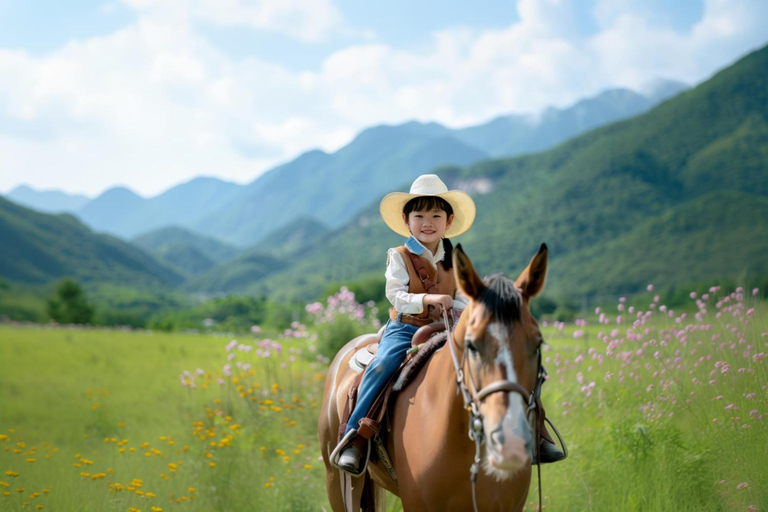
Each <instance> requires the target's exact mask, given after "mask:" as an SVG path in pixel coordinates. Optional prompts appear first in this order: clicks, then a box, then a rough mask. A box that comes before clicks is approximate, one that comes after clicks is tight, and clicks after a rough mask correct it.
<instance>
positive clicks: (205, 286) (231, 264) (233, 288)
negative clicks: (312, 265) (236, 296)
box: [185, 217, 329, 293]
mask: <svg viewBox="0 0 768 512" xmlns="http://www.w3.org/2000/svg"><path fill="white" fill-rule="evenodd" d="M328 233H329V230H328V228H327V227H326V226H324V225H323V224H321V223H320V222H318V221H317V220H315V219H313V218H311V217H302V218H299V219H296V220H294V221H292V222H290V223H289V224H287V225H286V226H283V227H281V228H278V229H276V230H275V231H273V232H272V233H270V234H268V235H266V236H265V237H264V238H263V239H262V240H261V241H260V242H259V243H258V245H256V246H255V247H253V248H251V249H250V250H249V251H246V252H244V253H243V254H241V255H240V256H238V257H237V258H234V259H232V260H230V261H226V262H224V263H221V264H219V265H217V266H216V267H214V268H212V269H210V270H209V271H208V272H206V273H205V274H203V275H201V276H199V277H196V278H193V279H191V280H190V281H189V282H188V283H187V284H186V286H185V287H186V288H187V289H189V290H194V291H203V292H219V293H221V292H224V293H242V292H244V291H246V290H247V289H248V287H249V286H250V285H251V284H252V283H253V282H254V281H258V280H260V279H263V278H265V277H267V276H268V275H269V274H270V273H275V272H279V271H280V270H282V269H284V268H286V267H287V266H289V265H290V264H291V263H292V262H293V261H295V260H296V259H297V258H301V257H302V255H303V254H304V251H305V250H307V249H308V248H311V247H313V246H314V245H315V244H322V243H323V241H324V240H325V239H326V237H327V235H328Z"/></svg>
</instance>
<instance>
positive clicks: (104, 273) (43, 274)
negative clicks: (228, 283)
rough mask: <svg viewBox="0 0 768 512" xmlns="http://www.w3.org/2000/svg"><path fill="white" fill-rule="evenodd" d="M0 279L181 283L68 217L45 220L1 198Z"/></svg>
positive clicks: (132, 250)
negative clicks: (67, 277) (0, 277)
mask: <svg viewBox="0 0 768 512" xmlns="http://www.w3.org/2000/svg"><path fill="white" fill-rule="evenodd" d="M0 239H1V240H3V250H2V251H0V276H2V277H5V278H7V279H9V280H11V281H15V282H22V283H46V282H49V281H51V280H54V279H59V278H61V277H64V276H71V277H75V278H77V279H79V280H81V281H83V282H100V283H128V284H130V285H131V286H134V287H141V286H175V285H177V284H179V283H181V281H182V280H183V278H182V277H181V276H180V275H179V274H178V273H176V272H175V271H173V270H172V269H170V268H168V267H167V266H165V265H162V264H160V263H158V262H157V261H156V260H155V259H154V258H152V257H151V256H150V255H148V254H147V253H145V252H144V251H142V250H141V249H138V248H137V247H134V246H133V245H131V244H129V243H127V242H124V241H122V240H120V239H118V238H115V237H113V236H109V235H102V234H97V233H94V232H93V231H91V230H90V229H88V228H87V227H86V226H84V225H83V224H82V223H81V222H80V221H79V220H77V219H76V218H75V217H74V216H72V215H70V214H58V215H53V214H48V213H40V212H37V211H35V210H31V209H28V208H25V207H23V206H21V205H17V204H16V203H13V202H11V201H8V200H7V199H4V198H0Z"/></svg>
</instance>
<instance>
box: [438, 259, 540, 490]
mask: <svg viewBox="0 0 768 512" xmlns="http://www.w3.org/2000/svg"><path fill="white" fill-rule="evenodd" d="M453 266H454V269H455V273H456V281H457V283H458V286H459V288H460V290H461V292H462V293H463V294H464V295H466V296H467V297H468V298H469V299H470V302H469V305H468V306H467V308H466V309H465V311H464V313H463V315H462V317H461V321H460V322H459V323H458V325H457V326H456V330H455V332H454V343H455V344H456V345H457V346H459V347H461V348H462V349H463V371H464V374H465V380H466V381H467V386H468V388H469V391H470V394H471V396H472V397H473V402H474V404H475V406H476V409H477V413H476V414H477V419H476V420H475V423H477V422H478V421H481V422H482V424H481V425H480V424H477V425H475V426H474V429H475V431H476V432H477V435H482V436H483V437H484V441H485V447H486V450H485V452H486V453H485V458H484V461H483V466H484V468H485V471H486V473H487V474H489V475H491V476H494V477H496V478H497V479H499V480H505V479H509V478H512V476H513V475H514V474H515V473H517V471H518V470H520V469H522V468H525V467H528V466H529V464H530V463H531V460H532V454H533V452H534V450H535V445H534V443H535V442H536V441H535V439H534V437H535V436H534V429H535V428H536V425H535V421H536V419H535V418H531V417H529V416H530V415H529V414H528V411H529V410H530V406H531V405H533V404H534V403H535V401H534V400H533V392H534V391H535V389H536V384H537V379H538V377H539V372H540V365H541V359H540V351H541V346H542V343H543V339H542V336H541V332H540V331H539V327H538V324H537V322H536V320H535V319H534V318H533V316H532V315H531V312H530V310H529V301H530V299H531V298H533V297H534V296H536V295H538V293H539V292H541V290H542V288H543V287H544V280H545V278H546V273H547V247H546V245H544V244H542V246H541V248H540V249H539V252H538V253H537V254H536V255H535V256H534V257H533V258H532V259H531V261H530V263H529V264H528V266H527V267H526V268H525V270H524V271H523V272H522V273H521V274H520V276H519V277H518V278H517V279H516V280H515V281H512V280H510V279H507V278H506V277H504V276H502V275H498V274H497V275H493V276H491V277H488V278H486V279H484V280H483V279H480V277H479V276H478V274H477V272H476V271H475V269H474V267H473V266H472V262H471V261H470V260H469V258H468V257H467V255H466V254H465V253H464V251H463V250H462V249H461V246H458V247H457V248H456V250H455V251H454V256H453Z"/></svg>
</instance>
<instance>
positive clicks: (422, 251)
mask: <svg viewBox="0 0 768 512" xmlns="http://www.w3.org/2000/svg"><path fill="white" fill-rule="evenodd" d="M405 247H406V248H407V249H408V250H409V251H411V252H412V253H413V254H418V255H419V256H423V257H425V258H427V259H428V260H429V261H431V262H432V263H433V264H435V265H437V262H438V261H442V260H443V257H444V256H445V248H443V241H442V239H441V240H440V242H438V244H437V251H436V252H435V254H432V251H430V250H429V249H427V248H426V247H424V246H423V245H422V243H421V242H419V241H418V240H416V237H414V236H413V235H411V236H410V237H408V240H406V241H405Z"/></svg>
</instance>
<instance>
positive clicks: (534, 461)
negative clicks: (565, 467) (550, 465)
mask: <svg viewBox="0 0 768 512" xmlns="http://www.w3.org/2000/svg"><path fill="white" fill-rule="evenodd" d="M544 421H546V422H547V423H549V426H550V427H551V428H552V432H554V433H555V436H556V437H557V440H558V441H559V442H560V446H561V447H562V449H563V450H562V451H563V456H562V457H561V458H559V459H557V460H554V461H548V462H560V461H561V460H565V459H567V458H568V447H567V446H566V444H565V440H563V436H561V435H560V431H559V430H557V427H556V426H555V424H554V423H552V421H551V420H550V419H549V418H547V417H546V416H545V417H544ZM552 444H554V446H555V447H557V444H555V443H552ZM536 450H537V452H538V453H537V457H536V458H535V459H534V460H533V465H536V464H538V461H539V459H540V458H541V446H540V445H539V446H537V447H536ZM544 464H546V462H544Z"/></svg>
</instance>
